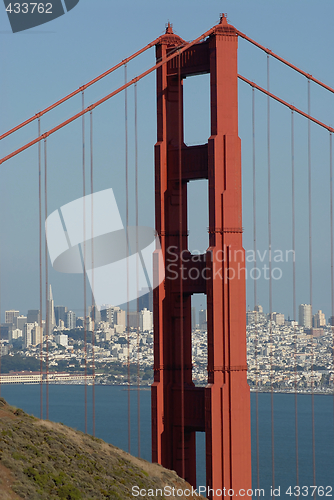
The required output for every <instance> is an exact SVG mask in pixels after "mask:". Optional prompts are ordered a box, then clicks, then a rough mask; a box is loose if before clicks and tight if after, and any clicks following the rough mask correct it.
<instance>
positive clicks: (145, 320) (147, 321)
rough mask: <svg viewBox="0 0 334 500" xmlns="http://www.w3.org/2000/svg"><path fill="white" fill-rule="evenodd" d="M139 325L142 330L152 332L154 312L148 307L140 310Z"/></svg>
mask: <svg viewBox="0 0 334 500" xmlns="http://www.w3.org/2000/svg"><path fill="white" fill-rule="evenodd" d="M139 325H140V330H141V331H142V332H151V331H152V329H153V313H152V312H151V311H149V310H148V309H146V307H145V308H144V309H143V310H142V311H140V314H139Z"/></svg>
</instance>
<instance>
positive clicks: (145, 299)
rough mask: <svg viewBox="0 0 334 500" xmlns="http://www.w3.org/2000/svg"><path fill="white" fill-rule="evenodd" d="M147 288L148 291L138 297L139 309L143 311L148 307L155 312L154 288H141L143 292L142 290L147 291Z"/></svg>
mask: <svg viewBox="0 0 334 500" xmlns="http://www.w3.org/2000/svg"><path fill="white" fill-rule="evenodd" d="M146 290H147V293H145V294H144V295H141V296H140V297H139V299H138V303H139V305H138V309H139V311H142V310H143V309H145V307H146V309H147V310H148V311H151V312H153V290H152V289H149V288H144V289H141V293H142V292H146Z"/></svg>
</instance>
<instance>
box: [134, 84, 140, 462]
mask: <svg viewBox="0 0 334 500" xmlns="http://www.w3.org/2000/svg"><path fill="white" fill-rule="evenodd" d="M134 92H135V198H136V288H137V303H136V309H137V311H136V318H137V426H138V457H140V363H139V361H140V360H139V350H140V349H139V346H140V338H139V237H138V227H139V213H138V212H139V211H138V206H139V201H138V115H137V107H138V106H137V104H138V102H137V83H135V85H134Z"/></svg>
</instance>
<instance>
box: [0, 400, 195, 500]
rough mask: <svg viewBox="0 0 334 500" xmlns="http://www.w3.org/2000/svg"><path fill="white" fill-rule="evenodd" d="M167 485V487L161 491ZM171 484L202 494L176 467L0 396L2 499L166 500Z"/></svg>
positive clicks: (0, 480)
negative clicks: (142, 456)
mask: <svg viewBox="0 0 334 500" xmlns="http://www.w3.org/2000/svg"><path fill="white" fill-rule="evenodd" d="M134 486H137V490H134V492H135V493H136V492H138V489H139V488H140V489H141V490H145V491H144V492H143V491H141V493H140V495H139V493H138V494H137V495H133V490H132V487H134ZM165 486H168V487H169V489H168V490H165V496H162V495H161V493H164V490H163V489H164V487H165ZM173 487H174V488H176V489H179V490H180V489H182V490H183V492H185V493H186V495H183V496H179V495H177V492H176V490H175V496H174V498H179V499H186V498H188V499H189V498H197V499H198V498H203V497H199V496H198V495H196V494H194V495H190V496H189V494H188V491H185V490H187V488H189V489H190V491H191V488H190V487H189V485H188V484H187V483H186V482H185V481H183V479H180V478H179V477H178V476H177V475H176V473H175V472H173V471H169V470H166V469H164V468H163V467H161V466H160V465H157V464H151V463H149V462H146V461H145V460H142V459H138V458H135V457H133V456H131V455H129V454H128V453H126V452H124V451H122V450H120V449H119V448H116V447H115V446H112V445H110V444H107V443H105V442H104V441H102V440H101V439H97V438H94V437H92V436H89V435H86V434H83V433H82V432H79V431H75V430H73V429H71V428H69V427H66V426H65V425H62V424H56V423H53V422H50V421H44V420H39V419H37V418H35V417H33V416H30V415H27V414H26V413H24V412H23V411H22V410H20V409H16V408H13V407H11V406H9V405H8V404H7V403H6V401H5V400H4V399H3V398H0V499H1V500H18V499H21V498H25V499H29V500H35V499H36V500H40V499H43V500H44V499H45V500H50V499H58V500H59V499H62V500H86V499H87V500H88V499H89V500H95V499H96V500H100V499H101V500H107V499H110V500H111V499H112V500H114V499H115V500H125V499H127V498H131V499H135V498H137V497H138V498H140V499H143V498H147V499H152V498H159V499H162V498H165V499H167V498H173V496H172V488H173ZM157 489H158V490H159V489H160V490H162V492H161V493H160V491H158V492H156V490H157ZM166 492H167V493H168V492H170V495H168V494H166ZM142 493H144V495H143V494H142ZM145 493H146V494H145ZM178 493H180V491H178Z"/></svg>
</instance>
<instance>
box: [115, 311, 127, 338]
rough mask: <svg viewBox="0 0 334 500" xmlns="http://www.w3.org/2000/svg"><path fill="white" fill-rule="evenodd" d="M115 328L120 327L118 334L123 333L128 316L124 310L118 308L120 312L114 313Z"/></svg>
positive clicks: (117, 329)
mask: <svg viewBox="0 0 334 500" xmlns="http://www.w3.org/2000/svg"><path fill="white" fill-rule="evenodd" d="M114 326H115V327H118V328H116V331H117V332H121V331H122V328H123V331H124V330H125V327H126V314H125V311H123V310H122V309H119V308H118V311H115V312H114Z"/></svg>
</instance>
